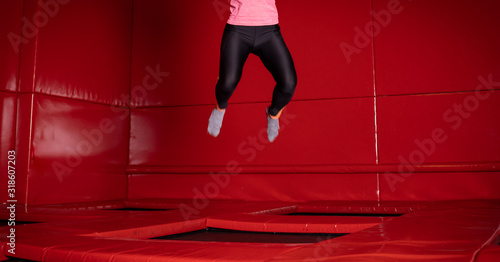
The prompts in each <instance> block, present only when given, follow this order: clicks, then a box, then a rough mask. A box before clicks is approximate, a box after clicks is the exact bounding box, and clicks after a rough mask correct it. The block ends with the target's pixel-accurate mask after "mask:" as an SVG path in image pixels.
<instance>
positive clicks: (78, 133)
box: [16, 94, 128, 205]
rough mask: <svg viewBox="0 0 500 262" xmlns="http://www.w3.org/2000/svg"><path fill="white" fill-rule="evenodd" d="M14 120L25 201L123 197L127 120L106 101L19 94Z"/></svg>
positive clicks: (70, 200)
mask: <svg viewBox="0 0 500 262" xmlns="http://www.w3.org/2000/svg"><path fill="white" fill-rule="evenodd" d="M30 115H31V116H30ZM75 120H77V121H75ZM18 121H19V124H18V125H19V126H18V128H19V129H18V130H19V132H18V134H17V140H18V152H17V155H18V163H19V164H18V166H19V168H18V171H17V172H18V176H17V177H18V178H17V181H16V182H17V183H19V185H23V178H25V177H26V174H28V176H29V180H28V181H26V182H24V183H27V187H29V191H28V192H27V193H25V195H26V197H27V199H26V202H27V203H29V204H32V205H36V204H55V203H73V202H89V201H104V200H116V199H123V198H125V196H126V184H127V181H126V180H127V178H126V176H125V175H124V173H123V167H124V166H125V165H126V159H127V157H126V152H127V145H126V143H123V141H126V139H127V137H128V128H127V127H128V121H127V120H126V119H121V118H120V115H119V114H117V113H115V112H114V111H113V110H112V107H111V106H106V105H100V104H93V103H87V102H82V101H74V100H70V99H67V98H58V97H52V96H46V95H42V94H22V95H20V98H19V115H18ZM28 143H31V144H30V145H28ZM28 150H29V151H28ZM24 163H29V165H27V164H24ZM23 172H26V173H23ZM23 174H24V176H23ZM20 189H21V188H20ZM21 192H22V191H20V192H19V193H18V196H19V197H21V196H23V194H22V193H21ZM61 196H64V198H61Z"/></svg>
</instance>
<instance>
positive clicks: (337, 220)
mask: <svg viewBox="0 0 500 262" xmlns="http://www.w3.org/2000/svg"><path fill="white" fill-rule="evenodd" d="M388 219H391V218H384V217H359V216H337V217H335V216H314V215H313V216H285V215H260V214H258V215H246V214H235V215H221V216H214V217H209V218H208V220H207V226H208V227H214V228H222V229H231V230H240V231H252V232H281V233H329V234H343V233H354V232H358V231H361V230H363V229H367V228H370V227H373V226H376V225H378V224H380V223H382V222H383V221H384V220H388Z"/></svg>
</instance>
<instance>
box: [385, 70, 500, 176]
mask: <svg viewBox="0 0 500 262" xmlns="http://www.w3.org/2000/svg"><path fill="white" fill-rule="evenodd" d="M485 77H486V79H487V78H488V76H487V75H485ZM496 80H500V77H499V78H498V79H496ZM476 84H477V85H479V84H480V81H477V83H476ZM498 104H500V92H498V91H494V92H491V91H481V92H466V93H457V94H442V95H422V96H391V97H382V98H379V99H378V102H377V107H378V138H379V140H378V145H379V156H380V162H381V163H393V164H398V165H407V167H405V168H403V169H404V170H405V171H408V170H407V169H410V171H411V166H412V165H419V164H422V163H426V164H427V163H450V162H451V163H462V162H463V163H475V162H479V163H481V162H499V161H500V151H499V150H498V148H500V136H499V135H498V134H500V123H499V122H498V121H494V119H500V107H498Z"/></svg>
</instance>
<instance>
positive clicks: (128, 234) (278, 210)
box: [0, 199, 500, 262]
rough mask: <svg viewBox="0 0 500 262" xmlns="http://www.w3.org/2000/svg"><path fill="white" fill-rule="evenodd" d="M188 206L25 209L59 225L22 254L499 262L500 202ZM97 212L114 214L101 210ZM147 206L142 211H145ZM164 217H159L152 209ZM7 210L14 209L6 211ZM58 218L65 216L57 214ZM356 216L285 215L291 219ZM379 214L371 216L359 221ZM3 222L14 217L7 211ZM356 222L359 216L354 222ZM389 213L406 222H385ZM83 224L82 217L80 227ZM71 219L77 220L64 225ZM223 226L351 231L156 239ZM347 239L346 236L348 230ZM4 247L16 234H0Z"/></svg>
mask: <svg viewBox="0 0 500 262" xmlns="http://www.w3.org/2000/svg"><path fill="white" fill-rule="evenodd" d="M189 202H190V200H186V199H165V200H162V199H151V200H147V199H143V200H130V201H127V202H125V203H123V205H122V207H125V208H129V207H134V208H135V209H121V210H120V209H118V210H117V209H116V206H119V205H116V204H115V203H112V202H110V203H109V204H106V203H89V204H88V207H89V208H87V209H85V207H84V206H83V205H76V206H78V208H75V205H67V206H64V205H60V206H57V207H56V206H45V207H36V208H31V209H30V210H28V212H26V210H24V211H21V210H19V215H21V213H23V214H22V217H23V218H24V219H27V220H30V218H33V220H36V219H39V218H41V217H42V218H43V215H44V214H48V215H49V216H53V215H54V214H58V215H59V219H58V220H56V219H54V218H53V217H51V219H50V221H46V222H43V223H35V224H26V225H17V226H16V253H15V254H10V253H8V249H9V246H8V245H7V243H6V242H3V245H2V248H3V252H4V255H5V256H13V257H17V258H21V259H29V260H33V261H223V262H224V261H480V262H484V261H498V259H499V258H500V252H499V248H498V245H497V243H496V241H497V238H498V228H499V224H500V202H499V201H488V200H482V201H472V200H471V201H450V202H434V203H431V202H420V203H417V202H415V203H413V202H388V203H377V202H328V201H324V202H310V203H284V202H246V201H236V200H209V203H208V204H207V206H206V207H205V208H204V210H200V212H199V216H200V217H199V218H188V219H186V218H185V217H184V216H183V213H182V211H181V209H180V208H179V207H181V206H182V204H186V203H189ZM96 206H101V207H102V206H104V207H106V206H107V207H113V208H115V209H108V210H107V209H102V208H101V209H95V207H96ZM138 208H143V209H138ZM144 208H149V209H155V208H159V209H166V210H160V211H151V210H148V209H144ZM2 210H6V208H3V209H2ZM56 210H57V211H56ZM295 212H299V213H331V214H336V213H348V214H349V213H352V214H353V216H349V215H345V214H343V215H342V216H339V217H336V216H319V215H318V216H306V215H303V214H301V215H297V216H287V214H288V215H289V214H291V213H295ZM360 213H363V214H373V215H374V216H373V217H363V216H359V214H360ZM0 214H1V216H2V218H3V219H6V218H8V213H7V212H6V211H1V213H0ZM354 214H358V216H354ZM382 214H403V215H401V216H397V217H378V215H382ZM78 216H80V219H78ZM66 217H71V219H66ZM208 227H218V228H222V229H237V230H245V231H261V232H265V231H268V232H282V233H285V232H301V233H311V232H323V233H324V232H329V233H336V232H341V231H342V232H345V233H350V234H348V235H345V236H341V237H337V238H334V239H329V240H327V238H325V239H324V240H322V239H321V237H318V241H319V242H318V243H314V244H283V243H279V244H278V243H266V244H262V243H235V242H202V241H192V240H190V241H183V240H159V239H152V238H156V237H160V236H165V235H172V234H177V233H185V232H192V231H197V230H200V229H205V228H208ZM342 227H343V230H341V231H339V230H338V229H340V228H342ZM0 234H1V236H2V238H1V239H2V240H4V241H5V239H7V235H8V234H9V227H8V226H4V227H2V228H0Z"/></svg>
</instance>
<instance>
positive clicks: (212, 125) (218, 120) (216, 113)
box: [208, 107, 226, 137]
mask: <svg viewBox="0 0 500 262" xmlns="http://www.w3.org/2000/svg"><path fill="white" fill-rule="evenodd" d="M224 113H226V110H225V109H219V108H217V107H216V108H214V110H212V114H211V115H210V118H209V119H208V133H209V134H210V135H211V136H213V137H217V136H218V135H219V133H220V128H221V127H222V120H223V119H224Z"/></svg>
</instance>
